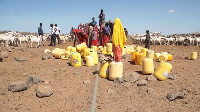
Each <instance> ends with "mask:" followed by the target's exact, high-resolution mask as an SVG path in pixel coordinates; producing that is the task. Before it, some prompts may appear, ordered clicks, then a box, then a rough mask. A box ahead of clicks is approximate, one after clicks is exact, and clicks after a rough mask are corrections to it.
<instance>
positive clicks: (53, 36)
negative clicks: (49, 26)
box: [50, 34, 56, 46]
mask: <svg viewBox="0 0 200 112" xmlns="http://www.w3.org/2000/svg"><path fill="white" fill-rule="evenodd" d="M52 42H53V44H54V46H55V45H56V34H52V35H51V43H50V45H52Z"/></svg>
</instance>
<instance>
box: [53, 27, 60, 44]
mask: <svg viewBox="0 0 200 112" xmlns="http://www.w3.org/2000/svg"><path fill="white" fill-rule="evenodd" d="M54 26H55V28H56V37H57V39H58V44H60V43H61V42H60V36H59V34H60V28H59V27H58V26H57V24H55V25H54Z"/></svg>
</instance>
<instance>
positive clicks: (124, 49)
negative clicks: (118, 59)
mask: <svg viewBox="0 0 200 112" xmlns="http://www.w3.org/2000/svg"><path fill="white" fill-rule="evenodd" d="M125 54H126V47H124V48H123V50H122V55H125Z"/></svg>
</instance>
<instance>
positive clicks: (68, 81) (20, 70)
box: [0, 40, 200, 112]
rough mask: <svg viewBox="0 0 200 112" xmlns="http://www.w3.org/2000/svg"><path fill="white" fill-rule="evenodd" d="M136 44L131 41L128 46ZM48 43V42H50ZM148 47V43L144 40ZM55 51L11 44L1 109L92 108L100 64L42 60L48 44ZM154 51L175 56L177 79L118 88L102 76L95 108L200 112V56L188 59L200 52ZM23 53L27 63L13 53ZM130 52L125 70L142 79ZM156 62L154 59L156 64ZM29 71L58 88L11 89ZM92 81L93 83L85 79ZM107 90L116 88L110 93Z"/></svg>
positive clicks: (0, 67)
mask: <svg viewBox="0 0 200 112" xmlns="http://www.w3.org/2000/svg"><path fill="white" fill-rule="evenodd" d="M131 43H132V41H131V40H128V43H127V44H128V45H130V44H131ZM47 44H48V43H47ZM69 45H72V43H71V42H68V43H66V44H60V45H57V46H56V47H59V48H66V47H67V46H69ZM141 46H143V47H144V45H141ZM46 48H48V49H50V50H53V49H54V48H55V47H51V46H42V47H41V48H30V49H28V50H27V51H22V50H19V49H18V48H16V49H13V52H9V56H8V58H5V59H4V60H3V62H1V63H0V86H1V87H2V88H3V89H5V90H6V91H5V95H0V112H14V111H19V112H27V111H31V112H54V111H56V112H58V111H65V112H88V111H89V110H90V106H91V100H92V93H93V88H94V81H95V75H93V72H94V71H96V69H97V66H94V67H86V66H85V64H84V63H83V64H82V65H83V66H81V67H78V68H75V67H71V66H69V65H68V64H67V63H68V62H69V60H61V59H49V60H42V59H41V57H42V55H43V50H44V49H46ZM151 49H152V50H154V51H155V52H161V51H166V52H170V53H171V54H172V55H173V61H170V62H169V63H171V64H172V65H173V69H172V74H175V75H176V80H170V79H167V80H166V81H155V82H148V84H147V86H137V83H133V84H131V85H129V86H128V84H127V83H121V84H120V85H119V86H118V87H115V86H114V83H113V82H112V81H109V80H107V79H104V78H99V83H98V92H97V102H96V112H134V111H137V112H155V111H156V112H160V111H163V112H167V111H172V112H177V111H181V112H189V111H190V112H194V111H195V112H197V111H200V83H199V82H200V68H199V66H200V56H199V55H198V59H197V60H185V57H186V56H189V55H190V52H192V51H196V52H198V54H200V48H199V47H196V46H175V45H170V46H164V45H161V46H159V45H157V46H151ZM16 56H19V57H24V58H25V59H27V61H26V62H18V61H15V60H14V57H16ZM130 59H131V57H130V56H128V57H127V58H126V59H123V60H122V61H123V65H124V68H123V70H124V73H128V72H135V71H137V72H138V73H140V75H141V79H146V75H142V74H141V72H140V71H141V70H142V68H141V66H138V65H133V64H130V63H129V62H128V61H130ZM158 64H159V63H158V62H154V66H155V68H156V67H157V66H158ZM30 75H36V76H40V77H41V78H43V79H44V80H47V81H49V82H50V83H49V85H51V86H52V87H53V88H54V93H53V95H52V96H50V97H45V98H38V97H37V96H36V93H35V89H36V88H37V86H38V85H40V84H35V85H33V86H32V87H31V88H30V89H28V90H25V91H21V92H11V91H8V90H7V88H8V84H9V83H11V82H14V81H19V80H25V79H26V78H27V77H29V76H30ZM86 80H90V82H89V83H86V84H84V83H83V82H84V81H86ZM148 88H152V89H153V94H148V93H147V92H146V91H147V89H148ZM182 89H185V90H186V91H187V94H186V96H185V98H184V99H177V100H175V101H172V102H169V101H168V99H167V98H166V95H167V94H168V93H171V92H177V91H180V90H182ZM107 90H112V92H108V91H107Z"/></svg>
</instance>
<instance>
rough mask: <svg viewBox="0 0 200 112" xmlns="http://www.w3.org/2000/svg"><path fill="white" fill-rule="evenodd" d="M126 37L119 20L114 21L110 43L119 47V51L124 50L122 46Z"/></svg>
mask: <svg viewBox="0 0 200 112" xmlns="http://www.w3.org/2000/svg"><path fill="white" fill-rule="evenodd" d="M126 40H127V39H126V35H125V32H124V28H123V26H122V23H121V21H120V19H119V18H116V19H115V22H114V28H113V35H112V42H113V44H114V45H115V47H117V46H118V45H120V47H121V49H123V48H124V44H125V42H126Z"/></svg>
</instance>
